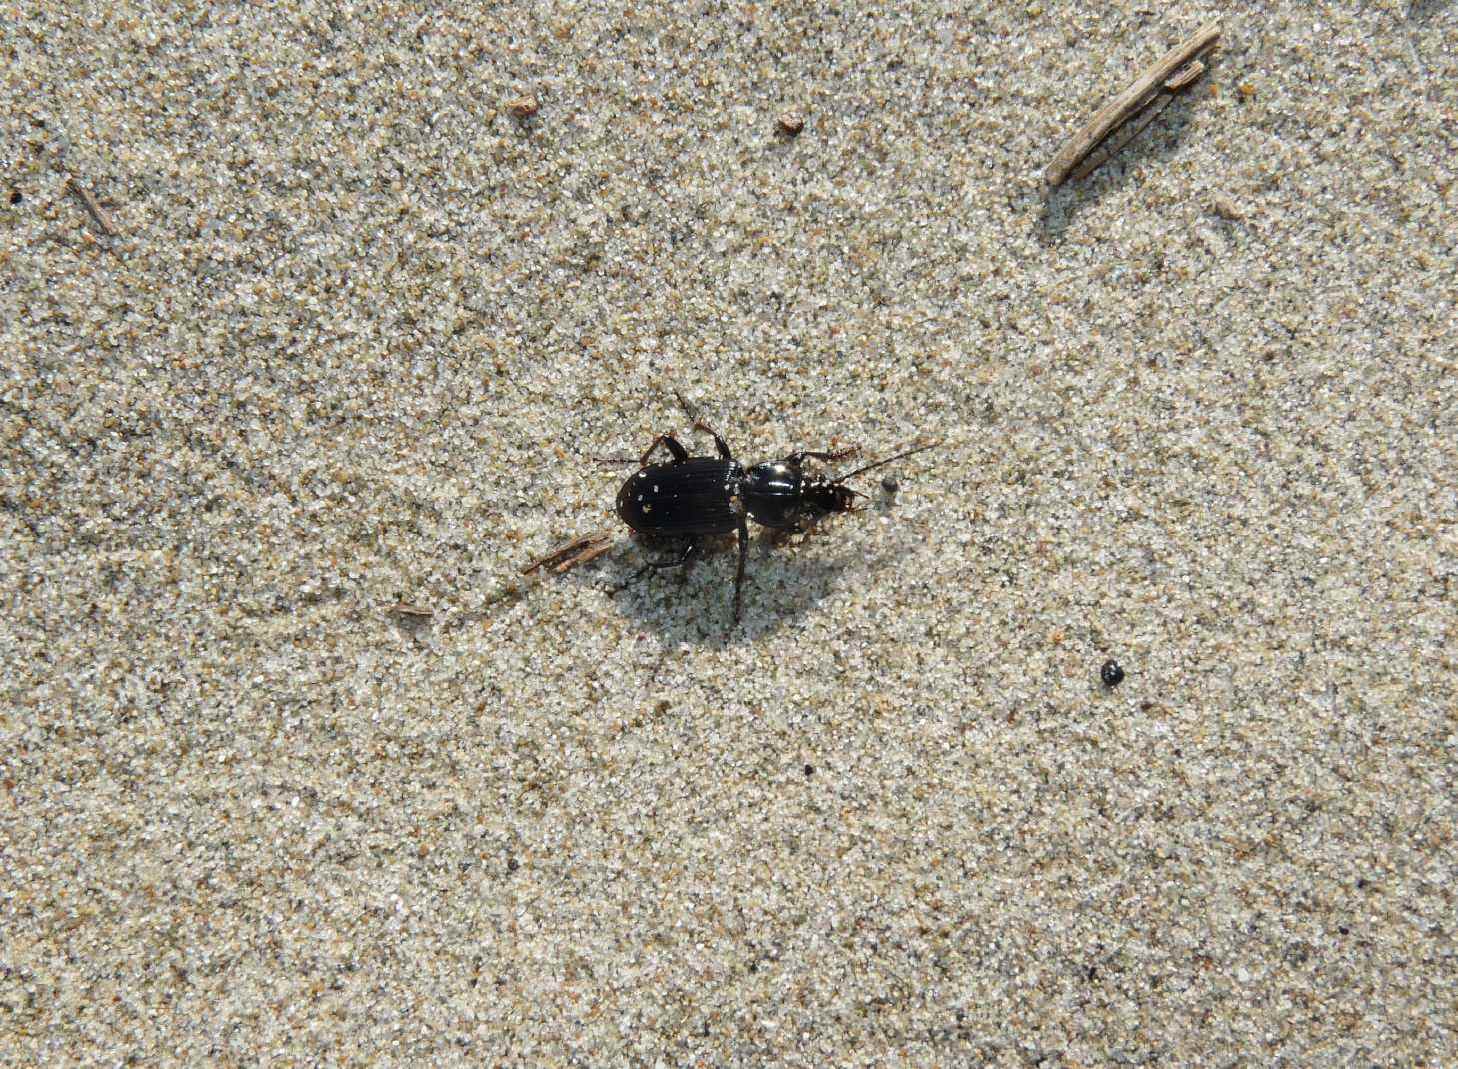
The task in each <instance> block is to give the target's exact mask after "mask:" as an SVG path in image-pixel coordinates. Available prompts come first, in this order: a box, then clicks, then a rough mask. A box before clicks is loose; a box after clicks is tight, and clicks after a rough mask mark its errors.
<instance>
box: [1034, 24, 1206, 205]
mask: <svg viewBox="0 0 1458 1069" xmlns="http://www.w3.org/2000/svg"><path fill="white" fill-rule="evenodd" d="M1219 39H1220V26H1219V24H1218V23H1215V22H1211V23H1207V24H1206V25H1204V26H1202V27H1200V29H1199V30H1197V31H1196V32H1195V33H1194V34H1192V35H1191V36H1189V37H1187V38H1186V39H1185V40H1183V41H1181V42H1180V43H1179V44H1177V45H1175V46H1174V47H1173V48H1171V49H1170V50H1169V51H1168V52H1166V53H1165V54H1164V55H1163V56H1161V57H1160V58H1159V60H1158V62H1156V63H1155V64H1154V65H1153V66H1151V67H1148V68H1147V69H1145V70H1144V72H1143V73H1141V74H1140V75H1139V77H1138V78H1136V79H1135V80H1134V83H1133V84H1132V85H1130V86H1129V88H1127V89H1125V90H1124V91H1123V92H1122V93H1120V94H1119V95H1118V96H1116V97H1114V98H1113V99H1111V100H1110V101H1109V102H1108V103H1106V104H1105V105H1104V106H1103V107H1102V108H1100V109H1099V110H1098V112H1097V114H1095V115H1094V117H1093V118H1092V119H1090V120H1089V121H1088V123H1087V124H1086V125H1085V126H1083V127H1082V128H1081V129H1080V130H1079V131H1078V132H1077V133H1076V134H1074V135H1073V136H1072V137H1071V138H1069V139H1068V141H1066V142H1065V143H1064V145H1063V147H1062V148H1061V149H1059V150H1058V155H1056V156H1054V157H1053V162H1052V163H1050V164H1048V169H1047V171H1045V172H1044V175H1043V178H1044V181H1046V182H1047V183H1048V186H1049V188H1052V187H1054V186H1058V185H1062V184H1063V182H1064V181H1066V180H1067V179H1068V178H1069V177H1070V176H1071V177H1073V178H1082V177H1083V176H1084V175H1086V174H1088V173H1089V172H1090V171H1092V170H1094V169H1095V168H1096V167H1098V166H1099V165H1100V164H1102V163H1103V162H1104V161H1105V160H1107V159H1108V158H1109V157H1110V156H1112V155H1113V154H1114V153H1115V152H1117V151H1118V150H1119V149H1120V148H1123V147H1124V145H1126V144H1128V143H1129V140H1130V138H1132V137H1134V135H1135V134H1137V133H1138V132H1139V131H1140V130H1142V129H1144V127H1145V126H1147V125H1149V123H1150V122H1151V121H1152V120H1153V119H1154V117H1155V116H1156V115H1158V114H1159V112H1160V111H1162V110H1163V109H1164V107H1165V105H1166V104H1168V103H1169V100H1170V96H1171V95H1172V94H1174V93H1177V92H1179V91H1180V90H1182V89H1185V88H1188V87H1189V86H1190V85H1191V84H1192V83H1193V82H1194V81H1195V79H1197V78H1198V77H1199V76H1200V75H1201V74H1203V73H1204V71H1205V64H1204V63H1202V62H1201V61H1200V60H1199V58H1198V57H1199V56H1200V55H1201V54H1203V53H1204V52H1206V51H1208V50H1209V49H1210V48H1212V47H1213V46H1214V44H1215V42H1216V41H1218V40H1219ZM1136 116H1137V117H1139V120H1140V121H1139V122H1138V123H1136V124H1134V125H1133V127H1132V129H1130V130H1129V131H1128V132H1127V134H1126V135H1123V136H1121V138H1120V139H1119V140H1118V141H1117V142H1116V143H1111V144H1107V145H1106V142H1108V140H1109V136H1110V135H1111V134H1113V133H1114V132H1115V131H1116V130H1118V129H1119V128H1120V127H1122V126H1125V125H1126V124H1128V123H1129V122H1130V120H1131V119H1134V118H1135V117H1136ZM1095 156H1097V157H1098V159H1097V161H1096V162H1095V161H1094V157H1095Z"/></svg>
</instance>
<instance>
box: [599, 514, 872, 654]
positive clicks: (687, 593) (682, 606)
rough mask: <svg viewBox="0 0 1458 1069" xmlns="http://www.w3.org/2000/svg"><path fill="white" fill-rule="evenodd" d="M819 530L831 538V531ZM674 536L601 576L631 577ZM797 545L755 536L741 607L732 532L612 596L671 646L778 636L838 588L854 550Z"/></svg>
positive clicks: (641, 546)
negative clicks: (819, 552)
mask: <svg viewBox="0 0 1458 1069" xmlns="http://www.w3.org/2000/svg"><path fill="white" fill-rule="evenodd" d="M812 537H824V532H822V533H820V534H817V535H814V536H812ZM669 546H670V543H667V542H665V543H662V544H656V543H635V544H634V546H633V550H632V551H631V552H628V553H623V554H619V555H617V557H616V558H615V559H614V560H613V561H612V562H611V563H610V564H609V565H608V566H607V567H606V568H604V569H603V570H602V571H600V572H599V573H598V575H599V576H601V577H602V578H605V579H606V580H607V582H608V583H609V585H610V587H611V588H616V587H618V586H620V585H621V584H622V583H624V582H627V581H628V580H629V579H630V578H631V577H632V576H633V574H634V573H635V572H637V571H638V569H639V568H641V567H642V566H643V564H645V563H647V561H648V560H650V559H654V558H656V557H666V556H668V555H669V552H666V551H665V550H666V548H667V547H669ZM797 548H798V547H797V546H796V545H789V544H785V545H774V544H773V543H772V540H771V539H770V538H768V537H766V536H765V534H764V533H763V532H757V533H756V534H755V535H754V536H752V537H751V538H750V544H749V559H748V562H747V563H746V565H745V569H744V603H743V607H742V611H741V614H740V619H739V622H738V624H734V625H733V626H731V623H732V620H733V614H734V571H735V566H736V563H737V550H736V548H735V543H734V539H733V538H732V537H728V538H723V539H711V540H706V545H705V547H704V553H703V556H702V557H701V558H700V559H698V560H697V561H695V562H694V564H693V565H692V566H691V567H689V568H688V569H686V570H679V569H668V570H664V571H661V572H650V573H648V574H647V575H646V576H644V577H643V578H642V579H641V580H639V581H638V582H635V583H633V584H632V585H630V586H628V587H626V588H625V589H622V590H620V591H619V592H617V593H616V594H614V595H613V601H614V602H615V603H616V606H617V609H618V611H619V612H622V613H623V614H624V615H626V616H628V617H629V618H631V619H633V620H634V621H635V622H636V623H637V625H638V626H640V627H642V628H644V629H645V630H649V631H652V632H653V633H655V634H656V635H657V636H658V638H659V641H660V642H661V643H662V644H663V646H664V648H665V649H670V650H671V649H674V648H676V647H678V646H680V645H684V644H687V645H690V646H697V647H714V648H724V647H727V646H734V645H739V644H740V643H743V642H746V641H752V640H754V639H757V638H761V637H763V636H766V635H771V634H773V633H775V632H776V631H778V630H780V629H781V628H784V627H786V626H790V625H793V624H794V622H795V621H796V620H797V619H799V618H801V617H803V616H804V615H806V614H807V613H808V612H809V611H810V610H812V609H813V608H814V607H815V606H816V605H818V604H819V603H820V602H822V601H824V600H825V599H826V598H827V597H828V596H830V595H832V594H834V593H835V591H836V590H837V589H838V588H839V586H840V575H841V573H842V572H843V571H845V570H846V568H847V567H848V566H849V565H850V564H851V563H852V560H853V558H852V557H851V556H849V555H839V554H831V555H828V556H812V555H811V554H809V553H798V552H797Z"/></svg>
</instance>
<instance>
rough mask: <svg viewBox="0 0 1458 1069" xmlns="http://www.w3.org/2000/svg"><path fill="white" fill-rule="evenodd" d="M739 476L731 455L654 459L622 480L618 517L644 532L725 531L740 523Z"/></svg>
mask: <svg viewBox="0 0 1458 1069" xmlns="http://www.w3.org/2000/svg"><path fill="white" fill-rule="evenodd" d="M743 478H744V469H743V468H741V467H740V466H739V465H738V464H737V463H735V462H734V461H732V460H717V459H713V458H709V457H696V458H691V459H689V460H686V461H684V462H683V463H682V464H653V465H650V466H649V467H646V468H643V469H642V470H640V471H637V472H635V473H634V474H632V475H630V476H628V479H627V481H626V482H624V483H623V487H622V489H621V490H619V491H618V516H619V517H620V518H621V519H622V521H623V522H624V523H626V524H627V525H628V526H629V527H631V528H632V529H633V530H635V531H639V532H641V533H643V534H666V535H675V534H678V535H689V534H728V533H729V532H730V531H733V530H736V529H737V528H738V526H739V513H738V512H737V511H736V503H735V501H734V498H735V496H736V495H737V494H738V492H739V484H740V482H741V481H742V480H743Z"/></svg>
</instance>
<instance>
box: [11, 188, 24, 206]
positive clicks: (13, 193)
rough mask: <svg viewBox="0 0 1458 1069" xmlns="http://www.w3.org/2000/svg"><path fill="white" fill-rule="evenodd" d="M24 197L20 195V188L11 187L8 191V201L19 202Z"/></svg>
mask: <svg viewBox="0 0 1458 1069" xmlns="http://www.w3.org/2000/svg"><path fill="white" fill-rule="evenodd" d="M24 199H25V198H24V197H22V196H21V195H20V190H18V189H12V190H11V191H10V203H11V204H19V203H20V202H21V201H23V200H24Z"/></svg>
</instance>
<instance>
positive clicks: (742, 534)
mask: <svg viewBox="0 0 1458 1069" xmlns="http://www.w3.org/2000/svg"><path fill="white" fill-rule="evenodd" d="M748 558H749V524H748V522H747V521H746V520H745V519H744V513H742V512H741V513H740V514H739V570H738V571H736V572H735V573H734V623H736V624H737V623H738V622H739V605H740V602H741V601H742V597H741V594H742V587H743V586H744V562H745V560H747V559H748Z"/></svg>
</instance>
